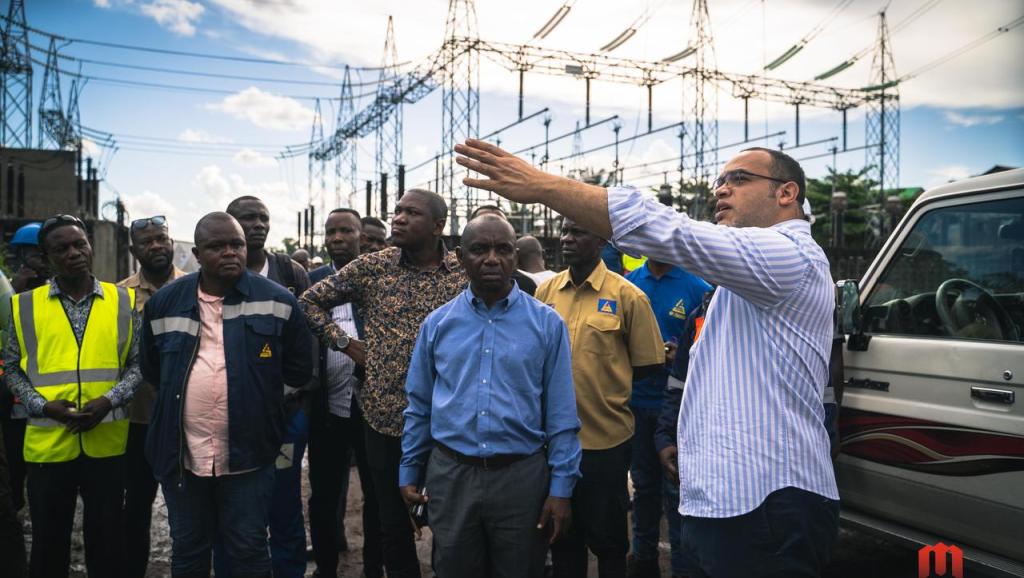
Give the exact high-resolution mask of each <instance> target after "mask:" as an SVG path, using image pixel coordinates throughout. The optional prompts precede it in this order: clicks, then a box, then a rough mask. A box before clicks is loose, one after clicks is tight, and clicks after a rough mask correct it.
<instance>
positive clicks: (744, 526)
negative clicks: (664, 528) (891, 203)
mask: <svg viewBox="0 0 1024 578" xmlns="http://www.w3.org/2000/svg"><path fill="white" fill-rule="evenodd" d="M838 532H839V502H838V501H836V500H830V499H828V498H825V497H822V496H819V495H818V494H815V493H812V492H808V491H806V490H801V489H798V488H783V489H781V490H777V491H775V492H772V493H771V494H769V495H768V497H767V498H765V500H764V502H762V503H761V505H760V506H758V507H757V508H756V509H754V510H753V511H751V512H748V513H746V514H743V515H742V516H735V517H732V518H696V517H692V516H684V517H683V547H684V548H686V549H687V553H688V554H689V555H690V557H691V558H693V559H694V561H695V562H696V563H697V564H698V569H696V570H694V571H693V572H692V573H691V576H700V577H703V576H714V577H715V578H733V577H735V578H753V577H761V576H764V577H768V576H777V577H779V578H783V577H786V578H788V577H800V576H808V577H811V576H820V575H821V571H822V570H823V569H824V568H825V565H826V564H828V561H829V559H830V558H831V557H832V547H833V546H834V545H835V541H836V537H837V535H838Z"/></svg>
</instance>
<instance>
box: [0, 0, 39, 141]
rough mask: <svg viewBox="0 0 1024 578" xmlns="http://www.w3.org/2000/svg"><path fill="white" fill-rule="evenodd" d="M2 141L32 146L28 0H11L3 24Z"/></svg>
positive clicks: (0, 74) (0, 79)
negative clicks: (26, 14) (27, 20)
mask: <svg viewBox="0 0 1024 578" xmlns="http://www.w3.org/2000/svg"><path fill="white" fill-rule="evenodd" d="M0 36H2V52H0V84H2V88H0V91H2V98H3V102H2V103H0V115H2V116H3V118H2V119H0V145H3V146H5V147H9V148H25V149H27V148H31V147H32V113H33V111H32V53H31V52H29V43H28V25H27V23H26V21H25V1H24V0H10V4H8V6H7V20H5V21H4V25H3V28H0Z"/></svg>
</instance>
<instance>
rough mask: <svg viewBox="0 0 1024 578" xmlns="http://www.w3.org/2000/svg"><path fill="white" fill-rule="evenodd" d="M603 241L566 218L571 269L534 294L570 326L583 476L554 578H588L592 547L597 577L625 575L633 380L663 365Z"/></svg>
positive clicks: (559, 544)
mask: <svg viewBox="0 0 1024 578" xmlns="http://www.w3.org/2000/svg"><path fill="white" fill-rule="evenodd" d="M604 245H605V241H604V240H603V239H601V238H599V237H597V236H595V235H594V234H592V233H590V232H589V231H586V230H584V229H581V228H579V227H578V226H577V225H576V224H575V223H574V222H572V221H571V220H569V219H565V220H564V222H563V223H562V237H561V246H562V256H563V258H564V260H565V262H566V263H568V265H569V269H568V270H566V271H563V272H561V273H559V274H558V275H556V276H554V277H552V278H551V279H548V280H547V281H545V282H544V283H542V284H541V286H540V287H538V288H537V293H536V295H535V297H536V298H537V299H539V300H540V301H542V302H544V303H547V304H548V305H550V306H551V307H554V309H555V310H556V311H558V314H559V315H561V316H562V319H563V320H564V321H565V323H566V325H567V326H568V327H569V342H570V346H571V348H572V377H573V381H574V382H575V385H576V406H577V408H578V411H579V416H580V421H581V422H582V428H581V429H580V432H579V439H580V445H582V446H583V459H582V462H581V464H580V470H581V471H582V473H583V478H582V479H581V480H580V481H579V482H577V484H576V488H575V490H574V491H573V496H572V512H573V527H572V530H571V531H570V534H569V535H568V536H567V537H566V538H563V539H561V540H558V541H556V542H555V543H554V544H553V545H552V546H551V556H552V562H553V563H554V570H555V576H556V577H557V578H580V577H585V576H586V574H587V548H589V549H590V551H592V552H593V553H594V555H595V556H597V560H598V573H599V575H600V576H625V575H626V552H627V551H628V549H629V534H628V529H627V527H626V511H627V510H628V508H629V494H628V490H627V487H626V475H627V472H628V471H629V462H630V456H631V451H630V450H631V440H632V437H633V413H632V412H631V411H630V410H629V396H630V393H631V391H632V385H633V379H634V378H635V377H642V376H644V375H646V374H648V373H652V372H655V371H657V370H658V369H659V368H660V367H661V366H662V365H663V364H664V363H665V349H664V347H665V346H664V343H663V342H662V340H661V332H660V330H659V329H658V321H657V319H655V317H654V312H653V311H652V310H651V305H650V302H649V301H648V300H647V296H646V295H644V293H643V291H641V290H640V289H638V288H637V287H636V286H634V285H633V284H631V283H629V282H628V281H626V280H625V279H624V278H623V277H622V276H621V275H618V274H616V273H613V272H611V271H609V270H608V268H607V267H606V266H605V264H604V263H603V262H602V261H601V251H602V249H603V248H604Z"/></svg>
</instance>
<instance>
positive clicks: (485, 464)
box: [437, 443, 533, 470]
mask: <svg viewBox="0 0 1024 578" xmlns="http://www.w3.org/2000/svg"><path fill="white" fill-rule="evenodd" d="M437 448H438V449H440V450H441V451H442V452H444V454H445V455H447V456H448V457H450V458H451V459H453V460H455V461H457V462H459V463H460V464H464V465H467V466H473V467H476V468H483V469H485V470H500V469H501V468H507V467H509V466H511V465H512V464H514V463H516V462H518V461H522V460H525V459H526V458H528V457H530V456H532V455H533V454H497V455H493V456H489V457H486V458H478V457H476V456H467V455H466V454H460V453H459V452H457V451H455V450H453V449H452V448H450V447H448V446H446V445H444V444H441V443H439V444H437Z"/></svg>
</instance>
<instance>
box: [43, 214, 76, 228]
mask: <svg viewBox="0 0 1024 578" xmlns="http://www.w3.org/2000/svg"><path fill="white" fill-rule="evenodd" d="M58 223H72V224H75V225H78V226H79V227H81V228H82V229H85V223H83V222H82V220H81V219H79V218H78V217H76V216H74V215H54V216H52V217H50V218H49V219H46V220H45V221H43V226H42V227H39V230H40V231H43V230H46V229H51V228H53V227H54V226H55V225H57V224H58Z"/></svg>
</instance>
